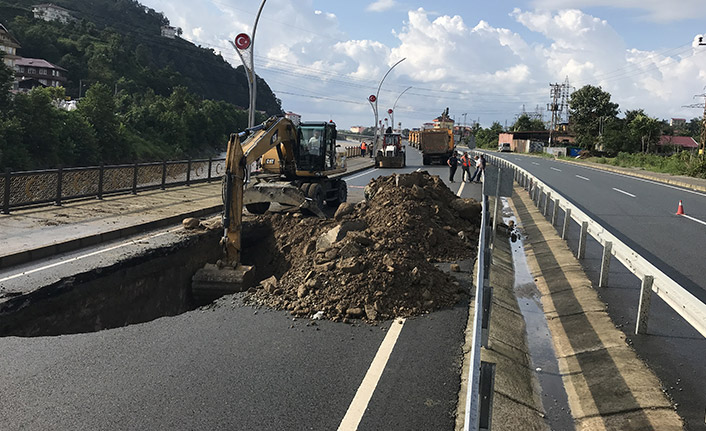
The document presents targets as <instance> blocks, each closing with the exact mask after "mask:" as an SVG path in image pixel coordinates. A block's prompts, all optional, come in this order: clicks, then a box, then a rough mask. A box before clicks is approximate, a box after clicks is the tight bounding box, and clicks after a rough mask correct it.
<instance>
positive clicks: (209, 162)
mask: <svg viewBox="0 0 706 431" xmlns="http://www.w3.org/2000/svg"><path fill="white" fill-rule="evenodd" d="M211 165H213V157H209V158H208V178H207V179H206V182H209V183H210V182H211Z"/></svg>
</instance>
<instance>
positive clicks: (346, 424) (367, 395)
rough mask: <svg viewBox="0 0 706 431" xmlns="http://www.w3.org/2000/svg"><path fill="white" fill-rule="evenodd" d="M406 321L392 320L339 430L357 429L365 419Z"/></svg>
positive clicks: (350, 430)
mask: <svg viewBox="0 0 706 431" xmlns="http://www.w3.org/2000/svg"><path fill="white" fill-rule="evenodd" d="M404 322H405V319H398V320H395V321H394V322H392V325H391V326H390V329H389V330H388V331H387V335H385V339H384V340H382V344H380V348H379V349H378V352H377V353H376V354H375V358H374V359H373V362H372V364H370V368H369V369H368V372H367V373H365V377H364V378H363V382H362V383H361V384H360V387H359V388H358V391H357V392H356V393H355V397H353V401H352V402H351V405H350V406H349V407H348V411H347V412H346V415H345V416H344V417H343V420H342V421H341V424H340V425H339V426H338V431H355V430H357V429H358V425H359V424H360V420H361V419H363V414H365V409H367V408H368V403H370V399H371V398H372V396H373V392H375V387H376V386H377V384H378V382H379V381H380V377H381V376H382V372H383V371H384V370H385V366H386V365H387V361H388V360H389V359H390V354H391V353H392V349H393V348H394V347H395V343H397V338H399V336H400V333H401V332H402V327H403V326H404Z"/></svg>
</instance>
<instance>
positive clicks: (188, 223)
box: [181, 217, 201, 230]
mask: <svg viewBox="0 0 706 431" xmlns="http://www.w3.org/2000/svg"><path fill="white" fill-rule="evenodd" d="M200 223H201V222H200V221H199V219H197V218H195V217H187V218H185V219H184V220H182V221H181V225H182V226H184V229H189V230H191V229H196V228H197V227H199V224H200Z"/></svg>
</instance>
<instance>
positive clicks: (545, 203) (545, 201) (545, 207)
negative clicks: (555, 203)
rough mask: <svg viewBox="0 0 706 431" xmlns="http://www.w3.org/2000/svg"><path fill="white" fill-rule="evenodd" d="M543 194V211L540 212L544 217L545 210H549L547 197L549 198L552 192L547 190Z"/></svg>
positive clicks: (545, 214)
mask: <svg viewBox="0 0 706 431" xmlns="http://www.w3.org/2000/svg"><path fill="white" fill-rule="evenodd" d="M544 196H545V197H544V211H543V212H542V215H543V216H544V217H546V216H547V211H549V199H551V196H552V193H551V192H547V194H546V195H544Z"/></svg>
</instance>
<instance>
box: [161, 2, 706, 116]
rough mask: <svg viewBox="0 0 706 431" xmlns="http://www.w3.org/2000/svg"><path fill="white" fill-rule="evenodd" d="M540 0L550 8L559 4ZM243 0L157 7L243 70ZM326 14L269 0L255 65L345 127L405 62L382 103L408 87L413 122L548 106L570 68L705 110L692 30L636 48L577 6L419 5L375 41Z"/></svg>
mask: <svg viewBox="0 0 706 431" xmlns="http://www.w3.org/2000/svg"><path fill="white" fill-rule="evenodd" d="M537 1H538V2H540V1H543V2H545V3H543V4H545V5H549V4H550V2H551V1H552V0H537ZM597 1H598V0H595V1H593V0H585V1H583V2H581V3H582V4H586V3H588V2H592V3H596V2H597ZM243 2H247V3H248V4H247V5H243V4H240V3H239V5H238V6H237V8H235V7H232V6H229V5H226V4H224V3H213V4H211V3H209V4H210V5H211V7H208V8H205V7H203V5H196V4H194V3H193V2H189V1H187V0H153V3H152V4H151V5H150V6H151V7H153V8H155V9H156V10H163V11H165V13H166V14H167V16H168V17H169V19H170V20H171V21H172V23H173V24H174V25H176V26H179V27H182V28H183V29H184V34H185V35H192V36H193V38H194V39H195V42H196V43H198V44H203V45H204V46H211V47H214V48H215V49H216V50H217V51H218V50H220V51H222V52H223V55H224V57H225V58H226V59H227V60H229V61H231V63H233V65H234V66H237V65H239V64H240V61H239V59H238V58H237V56H236V55H235V53H234V51H233V48H232V47H231V46H230V44H229V43H228V39H231V40H232V38H233V37H234V36H235V35H236V34H237V33H240V32H242V31H246V32H250V31H251V27H252V22H253V20H254V14H252V13H249V14H248V13H245V12H244V11H246V10H256V8H257V4H259V0H243ZM569 2H571V0H567V2H564V3H569ZM380 3H381V2H376V3H373V4H380ZM574 3H576V4H578V0H577V1H576V2H572V3H571V4H574ZM628 4H632V3H630V2H628ZM647 4H652V3H650V2H647ZM333 11H337V9H333ZM319 12H320V13H316V11H315V8H314V7H313V5H312V1H311V0H297V1H296V3H295V2H293V1H290V0H268V3H267V5H266V6H265V10H264V11H263V17H262V19H261V21H260V23H259V26H258V32H257V40H256V57H255V58H256V61H255V64H256V71H257V73H258V74H259V75H261V76H262V77H263V78H265V79H266V80H267V82H268V84H269V85H270V87H271V88H272V89H273V90H275V92H276V94H277V96H278V97H279V98H281V99H282V101H283V108H284V109H285V110H292V111H294V112H297V113H299V114H302V115H303V116H304V118H305V119H306V120H317V119H329V118H331V119H333V120H335V121H336V122H337V123H338V124H339V126H342V127H349V126H353V125H367V124H371V123H372V114H371V110H370V105H369V104H368V103H367V101H366V99H367V97H368V95H369V94H371V93H373V94H374V93H375V91H376V90H377V86H378V84H379V81H380V79H381V78H382V76H383V75H384V74H385V72H386V71H387V70H388V69H389V68H390V66H392V65H393V64H394V63H395V62H397V61H398V60H400V59H402V58H406V60H405V61H404V62H402V63H401V64H400V65H399V66H397V67H396V68H395V70H394V71H393V73H390V75H389V76H388V77H387V78H386V80H385V83H384V86H383V87H382V90H381V92H380V106H381V107H384V109H385V110H386V109H387V107H391V106H388V105H391V104H392V103H394V101H395V99H396V98H397V97H398V96H399V95H400V93H401V92H402V91H403V90H404V89H406V88H407V87H409V86H412V87H413V88H412V89H411V90H409V91H407V92H406V93H405V94H404V96H403V97H402V98H401V99H400V100H399V102H398V105H397V108H396V112H397V115H396V116H395V120H396V121H397V120H398V119H399V120H401V121H402V122H403V124H405V125H408V126H411V127H415V126H418V125H420V124H422V123H424V122H427V121H429V120H430V119H431V118H433V117H434V116H436V115H439V114H440V113H441V111H442V110H443V109H444V108H446V107H447V106H448V107H449V108H450V111H451V114H452V115H454V116H456V118H457V119H459V118H460V117H461V115H462V114H463V113H468V115H469V117H468V120H469V121H470V118H473V119H477V118H478V117H480V119H481V122H482V124H483V125H484V126H489V125H490V122H491V121H494V120H497V121H500V122H504V121H505V120H509V121H512V119H513V118H514V116H515V114H517V113H518V112H520V111H521V110H522V108H523V106H525V108H526V109H527V110H533V109H534V107H535V106H538V105H539V106H546V103H547V102H548V101H549V86H548V84H549V83H553V82H562V81H564V78H565V77H567V76H568V77H569V79H570V81H571V83H572V85H574V86H575V87H577V88H578V87H580V86H582V85H585V84H592V85H600V86H602V87H603V89H604V90H606V91H608V92H610V93H611V94H612V96H613V97H612V99H613V101H614V102H617V103H619V104H620V107H621V110H622V111H623V112H624V111H625V110H627V109H636V108H644V109H645V110H646V112H647V113H648V114H650V115H652V116H655V117H659V118H670V117H672V116H675V117H684V118H692V117H694V116H697V115H698V114H699V113H698V112H696V110H689V109H685V108H681V106H682V105H685V104H688V103H693V102H692V100H693V99H692V96H693V95H694V94H697V93H700V92H702V91H703V87H704V85H706V46H698V42H697V39H696V38H695V39H694V42H693V44H692V45H693V46H688V45H687V46H683V47H681V48H679V49H673V50H669V51H661V52H659V51H649V50H636V49H632V47H629V46H626V42H625V40H624V39H623V38H622V37H621V36H620V34H619V33H618V32H617V31H616V30H615V29H614V28H613V27H612V26H611V22H610V21H608V20H606V19H602V18H600V17H596V16H592V15H589V14H587V13H585V12H582V11H581V10H579V9H576V8H573V9H561V10H555V11H549V10H547V9H545V10H520V9H515V10H514V11H512V12H511V14H510V16H511V17H512V18H513V19H514V20H515V21H516V22H517V23H518V24H519V26H515V28H513V29H512V30H510V29H508V28H502V27H498V26H497V25H494V23H493V22H489V21H486V20H477V21H473V22H469V21H468V20H467V18H466V19H464V17H462V16H459V15H456V16H452V15H437V14H433V13H431V12H428V11H426V10H425V9H421V8H420V9H417V10H412V11H409V12H408V13H407V18H406V20H405V21H403V22H399V23H397V24H395V23H391V27H392V28H393V29H394V30H393V33H392V34H393V36H394V40H393V42H392V43H390V42H387V43H384V42H382V41H380V40H376V39H375V38H369V37H370V36H368V35H369V34H371V33H370V32H368V31H364V32H361V34H356V35H347V34H345V33H344V32H343V30H342V29H341V24H340V23H339V21H338V18H337V17H336V15H335V14H334V13H332V11H327V10H321V11H319ZM223 29H225V30H223ZM536 36H541V37H536ZM366 37H368V38H366ZM381 109H383V108H381ZM547 118H548V116H546V115H545V119H547Z"/></svg>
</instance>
